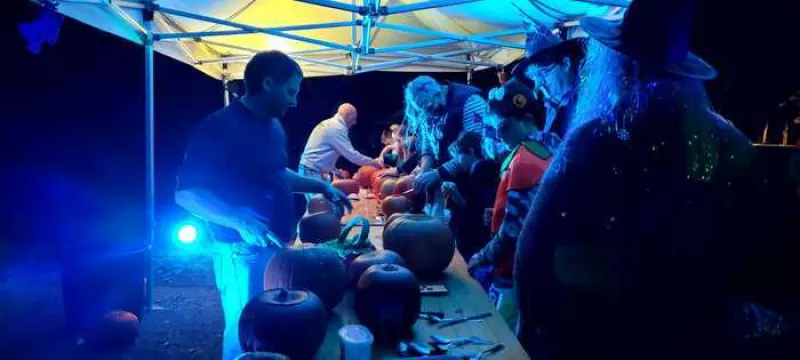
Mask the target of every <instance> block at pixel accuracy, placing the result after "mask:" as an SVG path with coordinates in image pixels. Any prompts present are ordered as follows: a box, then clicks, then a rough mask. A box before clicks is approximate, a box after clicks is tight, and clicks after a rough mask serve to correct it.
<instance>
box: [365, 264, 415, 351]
mask: <svg viewBox="0 0 800 360" xmlns="http://www.w3.org/2000/svg"><path fill="white" fill-rule="evenodd" d="M421 303H422V299H421V294H420V290H419V281H418V280H417V278H416V277H414V274H413V273H411V271H409V270H408V269H406V268H404V267H402V266H399V265H394V264H383V265H372V266H370V267H369V268H368V269H367V270H366V271H365V272H364V274H362V275H361V278H359V280H358V284H357V285H356V293H355V298H354V306H355V310H356V315H358V320H359V322H360V323H361V324H362V325H364V326H366V327H367V328H369V329H370V331H371V332H372V333H373V335H375V339H376V340H378V341H381V342H385V343H393V342H395V341H396V340H398V339H400V338H404V337H406V336H407V335H408V334H409V333H410V332H411V327H412V326H414V323H415V322H416V321H417V318H418V317H419V312H420V308H421Z"/></svg>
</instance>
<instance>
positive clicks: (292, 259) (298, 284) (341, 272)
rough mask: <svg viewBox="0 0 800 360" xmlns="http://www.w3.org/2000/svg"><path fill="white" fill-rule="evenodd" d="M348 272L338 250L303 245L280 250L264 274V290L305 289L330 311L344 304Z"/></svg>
mask: <svg viewBox="0 0 800 360" xmlns="http://www.w3.org/2000/svg"><path fill="white" fill-rule="evenodd" d="M346 287H347V269H346V268H345V265H344V262H343V261H342V259H341V258H340V257H339V255H338V254H337V253H336V251H335V250H332V249H329V248H326V247H322V246H316V245H314V244H301V245H300V246H294V247H288V248H284V249H281V250H279V251H278V252H277V253H276V254H275V255H274V256H273V257H272V259H271V260H270V262H269V264H268V265H267V270H266V272H265V273H264V288H265V289H276V288H286V289H303V290H308V291H311V292H313V293H314V294H315V295H317V296H319V298H320V299H322V302H323V303H325V306H326V308H327V309H329V310H330V309H333V308H334V307H336V305H337V304H339V302H340V301H341V300H342V296H344V292H345V289H346Z"/></svg>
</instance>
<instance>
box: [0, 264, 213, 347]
mask: <svg viewBox="0 0 800 360" xmlns="http://www.w3.org/2000/svg"><path fill="white" fill-rule="evenodd" d="M153 264H154V273H155V283H154V284H155V289H154V297H155V298H154V304H155V305H156V306H157V309H156V310H153V311H150V312H148V313H147V314H146V315H145V316H144V318H143V320H142V323H141V333H140V336H139V338H138V340H137V342H136V345H135V347H134V348H133V349H132V350H130V351H128V352H126V353H123V354H96V353H90V352H87V350H86V349H85V348H86V347H85V346H76V339H74V338H69V337H68V336H67V335H66V334H65V332H64V330H63V328H64V327H63V325H64V315H63V310H62V305H61V301H62V294H61V284H60V281H61V279H60V275H59V271H58V267H57V264H55V263H50V262H45V261H29V262H28V263H27V264H17V265H15V266H5V267H4V269H2V274H1V275H0V339H2V341H1V342H0V358H2V359H9V360H10V359H109V360H110V359H115V360H117V359H119V360H132V359H136V360H138V359H149V360H160V359H165V360H166V359H169V360H179V359H198V360H199V359H219V354H220V348H221V345H222V337H221V334H222V327H223V324H222V309H221V307H220V303H219V295H218V293H217V291H216V288H215V287H214V277H213V266H212V263H211V258H210V257H208V256H204V255H182V256H157V257H154V258H153Z"/></svg>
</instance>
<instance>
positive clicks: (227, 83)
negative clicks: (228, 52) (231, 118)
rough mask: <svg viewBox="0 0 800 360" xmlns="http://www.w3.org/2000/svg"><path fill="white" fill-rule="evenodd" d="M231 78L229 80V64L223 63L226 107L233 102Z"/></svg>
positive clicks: (223, 94) (223, 91)
mask: <svg viewBox="0 0 800 360" xmlns="http://www.w3.org/2000/svg"><path fill="white" fill-rule="evenodd" d="M230 84H231V82H230V80H228V64H226V63H223V64H222V102H223V104H224V105H225V107H228V105H230V104H231V89H230Z"/></svg>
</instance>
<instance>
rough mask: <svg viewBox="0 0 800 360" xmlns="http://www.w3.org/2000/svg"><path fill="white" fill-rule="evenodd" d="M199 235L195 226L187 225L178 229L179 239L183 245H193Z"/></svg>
mask: <svg viewBox="0 0 800 360" xmlns="http://www.w3.org/2000/svg"><path fill="white" fill-rule="evenodd" d="M198 235H199V234H198V231H197V228H196V227H195V226H194V225H191V224H186V225H182V226H180V227H178V231H177V239H178V241H180V242H181V243H184V244H191V243H193V242H195V241H197V238H198V237H199V236H198Z"/></svg>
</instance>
